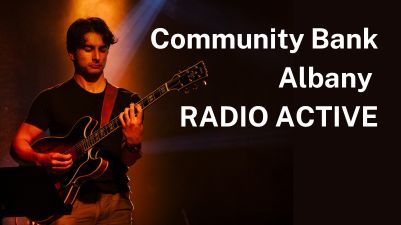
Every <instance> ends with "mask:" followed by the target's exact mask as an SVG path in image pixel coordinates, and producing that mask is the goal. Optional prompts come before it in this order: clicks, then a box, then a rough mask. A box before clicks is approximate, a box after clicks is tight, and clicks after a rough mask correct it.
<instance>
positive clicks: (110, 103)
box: [100, 82, 118, 127]
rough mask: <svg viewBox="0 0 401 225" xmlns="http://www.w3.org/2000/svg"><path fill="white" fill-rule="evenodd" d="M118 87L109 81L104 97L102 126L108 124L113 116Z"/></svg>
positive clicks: (101, 117)
mask: <svg viewBox="0 0 401 225" xmlns="http://www.w3.org/2000/svg"><path fill="white" fill-rule="evenodd" d="M117 93H118V88H117V87H115V86H113V85H112V84H110V83H109V82H107V84H106V90H105V93H104V98H103V105H102V115H101V116H100V127H103V126H104V125H106V124H107V123H108V122H109V120H110V117H111V112H112V111H113V107H114V103H115V102H116V98H117Z"/></svg>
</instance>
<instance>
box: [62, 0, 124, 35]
mask: <svg viewBox="0 0 401 225" xmlns="http://www.w3.org/2000/svg"><path fill="white" fill-rule="evenodd" d="M126 8H127V0H122V1H115V0H84V1H82V0H73V1H71V9H70V16H69V21H68V22H69V24H71V23H72V22H73V21H75V20H76V19H77V18H85V17H100V18H102V19H104V20H105V21H106V22H107V24H108V25H109V26H110V29H111V30H112V31H113V30H115V29H116V28H117V26H118V25H119V24H120V22H121V20H122V19H123V17H124V14H125V13H126Z"/></svg>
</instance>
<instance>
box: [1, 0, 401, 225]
mask: <svg viewBox="0 0 401 225" xmlns="http://www.w3.org/2000/svg"><path fill="white" fill-rule="evenodd" d="M70 4H71V2H70V1H57V2H54V1H35V2H24V3H23V4H22V3H17V2H7V3H6V4H4V5H3V6H2V8H1V16H0V31H1V33H0V85H1V90H0V96H1V97H0V105H1V108H0V113H1V117H0V122H1V124H0V125H1V132H0V142H1V146H2V147H1V151H0V154H1V155H0V156H1V158H0V159H1V160H0V161H1V163H2V166H10V165H15V163H13V162H12V161H11V159H10V158H9V157H8V146H9V143H10V141H11V139H12V137H13V135H14V133H15V131H16V129H17V127H18V125H19V124H20V123H21V121H22V120H23V119H24V117H25V115H26V112H27V110H28V108H29V105H30V103H31V101H32V99H33V97H34V96H35V95H36V94H37V93H38V92H39V91H40V90H42V89H44V88H46V87H49V86H52V85H54V84H57V83H59V82H62V81H64V80H65V79H68V78H69V77H70V76H71V75H72V72H73V70H72V65H71V64H70V62H69V61H68V59H67V58H66V52H65V47H64V42H65V40H64V35H65V31H66V29H67V27H68V25H69V24H70V23H71V22H72V21H73V18H71V10H72V7H71V6H70ZM137 4H139V3H138V2H137V1H126V4H125V6H126V7H125V8H123V9H122V11H121V12H120V13H121V14H123V15H124V14H126V13H128V12H129V10H130V8H131V7H135V5H137ZM392 11H395V7H393V6H391V5H386V4H384V3H369V2H365V1H353V2H347V1H330V2H322V1H316V2H313V1H277V2H272V1H193V0H190V1H183V0H182V1H180V0H176V1H166V3H165V5H164V7H163V9H162V10H161V11H160V13H159V14H158V16H157V18H156V20H155V21H154V23H153V24H152V25H151V28H150V29H149V32H148V33H147V34H146V35H145V38H144V40H143V42H142V43H141V44H140V46H139V48H138V51H137V52H136V54H135V57H134V59H133V60H132V62H131V63H130V66H129V69H128V71H129V73H127V74H125V75H124V77H123V78H122V81H120V82H119V83H118V85H119V86H122V87H125V88H128V89H130V90H133V91H137V92H139V93H140V94H141V95H142V96H143V95H146V93H148V92H150V91H152V90H153V89H154V88H155V87H157V86H158V85H159V84H160V83H161V82H162V81H165V80H167V79H169V78H170V77H171V75H172V74H174V73H175V72H176V71H178V70H179V69H183V68H185V67H186V66H188V65H191V64H192V63H194V62H196V61H197V60H199V59H204V60H205V61H206V63H207V66H208V69H209V75H210V78H209V85H208V86H207V87H206V88H204V89H201V90H199V91H197V92H194V93H191V94H189V95H170V96H167V97H166V98H165V99H163V100H161V101H160V102H158V103H157V104H155V105H154V106H152V108H150V109H149V110H147V111H146V119H145V126H146V128H145V129H146V130H145V141H144V151H145V155H144V157H143V158H142V159H141V160H140V161H139V162H138V163H137V164H136V165H134V166H133V167H132V168H131V169H130V172H129V175H130V177H131V187H132V191H133V195H132V197H133V201H134V204H135V220H136V224H143V225H152V224H174V225H175V224H186V223H187V224H188V223H189V224H191V225H196V224H246V225H251V224H252V225H254V224H255V225H256V224H392V223H394V221H393V220H392V218H391V215H395V214H396V213H397V211H396V210H395V209H396V208H395V207H393V206H392V205H393V204H391V203H395V201H394V199H395V196H394V195H393V192H391V190H395V187H394V184H393V181H394V180H397V178H398V177H397V176H396V175H397V174H396V171H398V170H397V169H398V168H396V165H397V164H398V163H397V162H398V160H397V158H396V157H394V153H395V152H396V150H397V149H398V148H399V147H398V146H397V145H395V144H397V143H396V141H395V140H397V136H398V135H397V134H398V133H399V132H397V131H394V130H395V128H396V127H398V125H399V119H398V116H397V112H398V107H397V102H398V101H397V100H398V99H397V98H398V96H399V94H397V93H398V91H397V90H398V88H397V81H398V79H397V78H398V71H397V70H396V68H397V64H396V60H397V57H396V54H395V53H396V52H397V48H398V45H397V44H396V43H397V42H395V39H396V38H398V36H397V34H398V33H399V32H398V29H397V28H395V27H396V25H397V24H398V21H399V20H397V19H396V17H395V16H396V15H397V14H396V13H395V12H392ZM74 19H75V18H74ZM156 27H164V28H166V29H167V30H168V31H169V32H170V34H173V33H182V34H186V33H209V34H212V33H233V34H236V33H243V34H246V33H269V32H270V28H271V27H275V28H276V30H279V29H286V32H287V33H295V34H299V33H304V34H305V37H304V39H303V42H302V45H301V49H300V50H299V51H298V53H296V54H290V53H289V52H288V51H286V50H279V49H276V50H238V49H237V50H174V49H171V48H169V49H166V50H157V49H154V48H153V46H152V45H151V43H150V33H151V31H152V30H153V29H155V28H156ZM313 27H324V28H326V29H327V30H328V31H329V33H330V34H332V33H342V34H346V33H360V34H361V33H362V31H363V27H369V30H370V32H371V33H378V37H377V38H376V39H375V40H376V44H377V45H378V47H379V49H378V50H330V49H327V50H312V49H311V47H310V43H311V31H312V28H313ZM134 32H135V31H134ZM117 45H118V44H117ZM397 61H399V60H397ZM286 66H293V68H294V69H295V68H297V67H299V66H314V67H315V70H316V71H319V72H322V73H324V72H338V73H340V72H355V73H356V72H363V73H368V72H372V73H373V76H372V78H371V81H370V83H369V86H368V89H367V90H366V91H365V92H364V93H358V92H357V91H356V90H354V89H324V88H322V89H310V90H307V89H289V88H286V89H278V84H279V81H280V79H281V76H282V72H283V70H284V67H286ZM106 76H107V74H106ZM133 80H135V83H130V82H129V81H133ZM181 105H193V106H196V107H197V108H198V111H199V112H198V113H202V112H203V109H204V107H205V106H207V105H211V106H213V108H214V109H215V113H216V114H217V117H218V118H219V116H218V114H219V107H220V106H222V105H229V106H233V107H235V108H237V109H239V107H240V106H242V105H244V106H247V107H248V108H250V107H252V106H255V105H262V106H264V107H266V108H267V110H268V111H269V121H268V125H267V126H265V127H263V128H253V127H247V128H240V127H239V126H236V127H232V128H213V127H211V126H207V127H205V128H181V127H180V106H181ZM282 105H289V106H291V108H292V109H297V107H299V106H302V105H310V106H315V105H333V106H334V105H346V106H349V107H354V106H356V105H360V106H363V105H377V106H378V112H377V119H376V121H377V123H378V127H377V128H362V127H361V125H360V124H361V120H358V122H357V125H356V127H354V128H346V127H345V126H342V127H340V128H333V127H330V126H329V127H328V128H321V127H319V126H318V125H315V126H314V127H312V128H288V127H285V126H284V127H282V128H275V127H274V124H275V120H276V118H277V117H278V113H279V110H280V108H281V106H282ZM72 110H73V109H72ZM198 122H199V120H198ZM318 122H319V120H317V121H316V124H318ZM394 183H395V182H394ZM390 204H391V205H390ZM393 217H394V216H393ZM186 220H187V222H185V221H186Z"/></svg>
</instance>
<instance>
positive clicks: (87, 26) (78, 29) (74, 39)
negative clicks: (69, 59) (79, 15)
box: [67, 17, 117, 53]
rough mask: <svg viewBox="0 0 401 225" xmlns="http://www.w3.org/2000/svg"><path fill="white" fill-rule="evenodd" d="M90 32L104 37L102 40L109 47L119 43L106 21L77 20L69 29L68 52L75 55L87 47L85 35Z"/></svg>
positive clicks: (92, 18)
mask: <svg viewBox="0 0 401 225" xmlns="http://www.w3.org/2000/svg"><path fill="white" fill-rule="evenodd" d="M88 32H94V33H97V34H99V35H100V36H102V40H103V42H104V43H105V44H106V46H107V47H110V45H112V44H114V43H116V42H117V40H116V38H115V37H114V35H113V33H112V32H111V31H110V29H109V27H108V26H107V24H106V22H104V20H102V19H100V18H98V17H89V18H86V19H78V20H76V21H75V22H74V23H72V24H71V26H70V27H69V28H68V31H67V51H68V52H69V53H73V52H75V51H76V50H77V49H78V48H83V47H84V46H85V39H84V35H85V34H86V33H88Z"/></svg>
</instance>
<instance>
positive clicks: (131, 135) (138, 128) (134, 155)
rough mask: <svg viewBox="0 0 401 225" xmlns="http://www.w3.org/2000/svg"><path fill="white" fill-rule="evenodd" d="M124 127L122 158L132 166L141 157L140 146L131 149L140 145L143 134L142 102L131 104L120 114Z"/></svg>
mask: <svg viewBox="0 0 401 225" xmlns="http://www.w3.org/2000/svg"><path fill="white" fill-rule="evenodd" d="M119 119H120V122H121V126H122V129H123V135H124V143H123V153H122V157H123V158H122V160H123V162H124V163H125V164H126V165H127V166H131V165H132V164H134V163H135V161H136V160H138V159H139V158H140V157H141V153H142V152H141V151H140V148H139V149H137V150H135V151H129V150H130V149H132V148H133V147H137V148H138V146H140V144H141V142H142V134H143V123H142V121H143V111H142V107H141V105H140V104H134V103H132V104H130V107H129V108H125V110H124V112H122V113H120V116H119Z"/></svg>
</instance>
